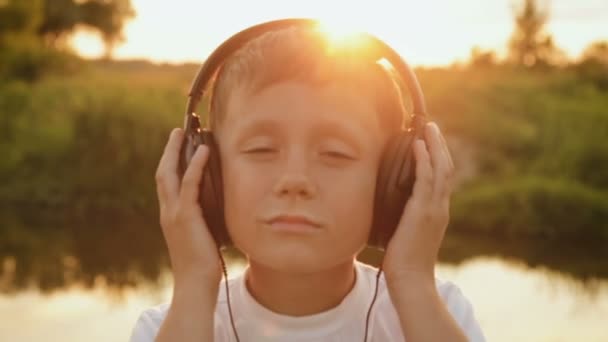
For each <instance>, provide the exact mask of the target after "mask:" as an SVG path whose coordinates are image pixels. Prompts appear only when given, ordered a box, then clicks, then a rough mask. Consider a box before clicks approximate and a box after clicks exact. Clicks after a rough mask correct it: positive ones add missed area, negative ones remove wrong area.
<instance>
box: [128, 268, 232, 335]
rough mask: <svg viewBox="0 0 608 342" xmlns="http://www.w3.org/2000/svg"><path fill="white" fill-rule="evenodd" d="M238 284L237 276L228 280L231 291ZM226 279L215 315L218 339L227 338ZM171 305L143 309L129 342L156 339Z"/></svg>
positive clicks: (165, 304)
mask: <svg viewBox="0 0 608 342" xmlns="http://www.w3.org/2000/svg"><path fill="white" fill-rule="evenodd" d="M236 286H238V281H237V278H232V279H229V280H228V287H229V291H230V293H233V292H234V291H236V288H235V287H236ZM226 298H227V297H226V281H225V280H222V281H221V283H220V288H219V292H218V299H217V305H216V310H215V315H214V321H215V322H214V326H215V331H216V335H215V338H216V340H217V341H224V340H226V339H225V337H224V336H223V335H222V334H223V331H224V330H225V329H223V326H224V323H223V319H222V316H223V314H224V311H227V309H226V307H227V303H226ZM170 306H171V303H170V302H166V303H162V304H158V305H156V306H152V307H149V308H147V309H145V310H143V311H142V312H141V313H140V315H139V317H138V319H137V321H136V322H135V325H134V327H133V329H132V331H131V338H130V340H129V342H152V341H154V340H155V338H156V335H157V334H158V330H159V329H160V327H161V325H162V323H163V321H164V320H165V318H166V317H167V313H168V311H169V308H170Z"/></svg>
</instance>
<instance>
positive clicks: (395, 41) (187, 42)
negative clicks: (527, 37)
mask: <svg viewBox="0 0 608 342" xmlns="http://www.w3.org/2000/svg"><path fill="white" fill-rule="evenodd" d="M132 2H133V6H134V8H135V10H136V12H137V17H136V18H134V19H133V20H131V21H130V22H128V23H127V25H126V27H125V31H124V33H125V37H126V40H125V42H123V43H122V44H119V45H118V46H117V48H116V50H115V53H114V56H115V58H117V59H132V58H143V59H149V60H152V61H156V62H170V63H180V62H200V61H201V60H203V59H204V58H205V57H206V56H207V55H208V54H209V53H210V52H211V51H212V49H213V48H214V47H216V46H217V45H219V44H220V43H221V42H222V41H223V40H225V39H227V38H228V37H230V36H231V35H232V34H234V33H236V32H238V31H240V30H242V29H245V28H247V27H249V26H251V25H254V24H257V23H260V22H263V21H267V20H273V19H279V18H286V17H312V18H319V19H322V20H324V21H325V22H327V23H329V24H330V27H331V31H332V32H344V30H347V31H348V30H351V29H355V30H360V31H367V32H369V33H372V34H374V35H376V36H378V37H379V38H380V39H383V40H384V41H386V42H387V43H388V44H390V45H392V46H393V47H394V48H395V50H397V51H398V52H399V53H401V54H402V55H403V56H404V57H405V58H407V59H408V60H409V61H410V62H411V63H412V64H414V65H448V64H451V63H453V62H455V61H464V60H466V59H468V57H469V55H470V51H471V48H472V47H473V46H479V47H481V48H482V49H493V50H495V51H497V52H498V54H499V56H501V55H503V54H504V52H505V46H506V44H507V41H508V39H509V36H510V35H511V32H512V30H513V19H512V10H511V5H510V4H511V3H512V2H510V1H498V0H493V1H484V2H480V1H473V0H462V1H448V0H430V1H425V2H414V1H396V0H377V1H374V2H370V1H350V2H347V1H332V2H328V1H324V2H318V1H310V2H291V1H278V0H260V1H256V2H249V1H235V0H231V1H217V2H205V3H202V2H194V1H187V0H176V1H172V2H166V1H160V0H132ZM551 4H552V10H551V17H550V21H549V23H548V27H547V28H548V30H549V32H551V33H552V34H553V36H554V40H555V42H556V44H557V45H558V46H559V47H560V48H562V49H564V50H565V52H566V53H567V54H568V55H569V56H570V57H573V58H575V57H577V56H579V54H580V53H581V51H582V50H583V49H584V48H585V47H586V46H587V45H589V43H591V42H593V41H596V40H600V39H608V25H606V24H605V23H606V22H608V2H606V1H598V0H581V1H574V0H554V1H552V2H551ZM73 44H74V46H75V47H76V49H77V50H78V51H79V53H80V54H81V55H83V56H85V57H98V56H100V55H101V54H102V53H103V44H102V43H101V41H100V40H99V38H98V37H97V35H96V34H94V33H92V32H85V31H81V32H79V33H78V34H76V35H75V36H74V37H73Z"/></svg>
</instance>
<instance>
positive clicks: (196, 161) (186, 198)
mask: <svg viewBox="0 0 608 342" xmlns="http://www.w3.org/2000/svg"><path fill="white" fill-rule="evenodd" d="M208 156H209V148H208V147H207V146H206V145H199V146H198V147H197V149H196V152H195V153H194V156H192V160H191V161H190V165H188V168H187V169H186V172H185V173H184V178H183V180H182V186H181V189H180V201H181V203H183V204H186V203H190V204H191V203H197V202H198V198H199V192H200V191H199V189H200V184H201V180H202V179H201V178H202V175H203V171H204V168H205V164H206V163H207V159H208Z"/></svg>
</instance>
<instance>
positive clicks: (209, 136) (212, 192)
mask: <svg viewBox="0 0 608 342" xmlns="http://www.w3.org/2000/svg"><path fill="white" fill-rule="evenodd" d="M200 135H201V141H202V143H203V144H205V145H207V146H208V147H209V158H208V159H207V165H206V166H205V170H204V172H203V179H202V181H201V183H200V190H199V194H200V196H199V202H200V205H201V209H202V212H203V217H204V219H205V222H206V223H207V226H208V228H209V232H210V233H211V235H212V236H213V238H214V240H215V243H216V244H217V246H218V248H223V247H226V246H228V245H231V244H232V240H231V239H230V235H229V234H228V230H227V228H226V220H225V216H224V192H223V182H222V169H221V160H220V154H219V148H218V146H217V143H216V141H215V138H214V136H213V133H212V132H211V131H209V130H207V129H203V130H201V133H200Z"/></svg>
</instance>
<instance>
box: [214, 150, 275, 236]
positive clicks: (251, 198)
mask: <svg viewBox="0 0 608 342" xmlns="http://www.w3.org/2000/svg"><path fill="white" fill-rule="evenodd" d="M261 176H262V175H260V174H259V172H254V170H251V169H250V168H248V167H247V165H245V164H243V163H239V162H238V160H231V161H229V162H226V163H224V164H222V177H223V191H224V214H225V217H226V224H227V225H228V228H229V230H230V231H231V233H232V231H233V230H234V228H235V227H239V229H238V230H239V234H242V233H243V232H245V231H249V230H251V229H253V228H254V227H252V226H251V225H252V224H254V223H255V219H256V214H257V213H258V212H259V210H258V209H259V208H258V205H261V203H262V202H263V201H262V200H263V198H264V194H265V191H267V190H266V189H267V188H268V185H267V181H266V180H265V179H264V178H263V177H261Z"/></svg>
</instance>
